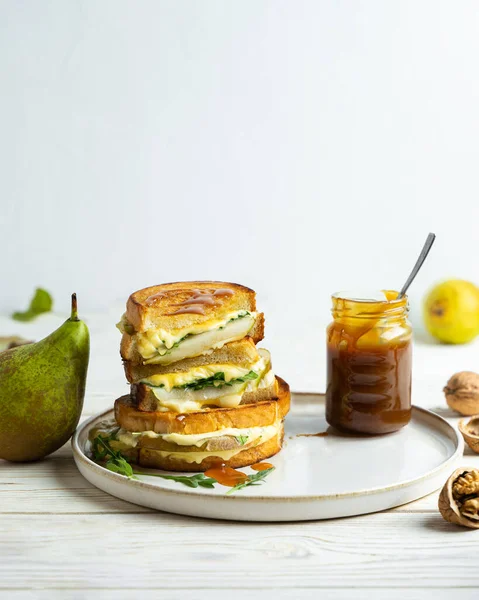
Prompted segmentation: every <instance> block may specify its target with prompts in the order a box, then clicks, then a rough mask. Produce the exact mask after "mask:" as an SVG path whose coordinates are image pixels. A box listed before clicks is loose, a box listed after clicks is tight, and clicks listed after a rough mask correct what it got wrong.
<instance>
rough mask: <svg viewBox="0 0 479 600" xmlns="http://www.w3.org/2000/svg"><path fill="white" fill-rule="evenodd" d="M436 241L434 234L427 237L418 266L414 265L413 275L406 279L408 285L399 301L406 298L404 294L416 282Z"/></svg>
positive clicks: (400, 294) (417, 262) (403, 288)
mask: <svg viewBox="0 0 479 600" xmlns="http://www.w3.org/2000/svg"><path fill="white" fill-rule="evenodd" d="M435 239H436V235H435V234H434V233H430V234H429V235H428V236H427V238H426V241H425V242H424V246H423V248H422V250H421V254H420V255H419V258H418V259H417V261H416V264H415V265H414V267H413V269H412V271H411V273H410V274H409V277H408V278H407V279H406V283H405V284H404V285H403V286H402V289H401V291H400V292H399V295H398V299H399V298H402V297H403V296H404V294H405V293H406V292H407V290H408V288H409V286H410V285H411V283H412V282H413V281H414V278H415V277H416V275H417V274H418V272H419V269H420V268H421V267H422V264H423V262H424V261H425V260H426V257H427V255H428V254H429V250H430V249H431V247H432V245H433V244H434V240H435Z"/></svg>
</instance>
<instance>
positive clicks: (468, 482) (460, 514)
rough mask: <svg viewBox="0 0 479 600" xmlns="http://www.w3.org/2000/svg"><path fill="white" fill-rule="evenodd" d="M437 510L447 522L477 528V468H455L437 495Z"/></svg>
mask: <svg viewBox="0 0 479 600" xmlns="http://www.w3.org/2000/svg"><path fill="white" fill-rule="evenodd" d="M439 511H440V513H441V515H442V516H443V518H444V519H445V520H446V521H449V523H455V524H456V525H462V526H463V527H470V528H472V529H479V469H473V468H472V467H462V468H461V469H456V470H455V471H454V473H453V474H452V475H451V476H450V477H449V479H448V480H447V481H446V483H445V484H444V487H443V488H442V490H441V493H440V495H439Z"/></svg>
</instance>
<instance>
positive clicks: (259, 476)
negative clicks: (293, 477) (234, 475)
mask: <svg viewBox="0 0 479 600" xmlns="http://www.w3.org/2000/svg"><path fill="white" fill-rule="evenodd" d="M275 468H276V467H271V468H270V469H265V470H264V471H258V472H257V473H253V475H248V479H246V481H242V482H241V483H237V484H236V485H235V486H234V487H232V488H231V489H230V490H228V491H227V492H226V494H234V492H237V491H238V490H242V489H243V488H245V487H248V486H250V485H260V484H261V483H263V482H264V480H265V478H266V477H267V476H268V475H269V474H270V473H272V472H273V471H274V470H275Z"/></svg>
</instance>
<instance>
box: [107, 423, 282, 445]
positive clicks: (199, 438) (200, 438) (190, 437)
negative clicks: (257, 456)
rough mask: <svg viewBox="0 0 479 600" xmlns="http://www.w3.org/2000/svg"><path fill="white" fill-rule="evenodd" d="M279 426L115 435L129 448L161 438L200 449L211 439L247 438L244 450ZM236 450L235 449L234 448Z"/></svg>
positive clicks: (121, 431) (269, 435)
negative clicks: (146, 440)
mask: <svg viewBox="0 0 479 600" xmlns="http://www.w3.org/2000/svg"><path fill="white" fill-rule="evenodd" d="M280 425H281V421H278V422H277V423H275V424H274V425H267V426H265V427H249V428H247V429H236V428H232V427H228V428H225V429H218V430H217V431H211V432H210V433H194V434H193V433H189V434H184V433H155V432H154V431H142V432H139V433H135V432H131V431H126V430H125V429H120V431H119V432H118V433H117V434H116V438H117V440H118V441H119V442H121V443H122V444H124V445H125V446H128V447H129V448H135V447H136V446H137V444H138V440H139V439H140V438H150V439H158V438H161V439H162V440H163V441H165V442H168V443H170V444H176V445H177V446H197V447H198V448H199V447H201V446H202V445H203V444H204V443H205V442H206V441H208V440H210V439H211V438H218V437H224V436H233V437H243V438H247V439H246V440H245V441H244V443H243V444H242V446H243V448H241V447H240V450H241V449H244V447H245V446H248V447H249V446H251V445H252V444H253V443H254V442H257V441H258V440H261V442H266V441H267V440H269V439H271V438H272V437H273V436H274V435H276V434H277V433H278V429H279V427H280ZM235 450H236V448H235Z"/></svg>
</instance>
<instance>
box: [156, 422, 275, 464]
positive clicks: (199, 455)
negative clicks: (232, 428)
mask: <svg viewBox="0 0 479 600" xmlns="http://www.w3.org/2000/svg"><path fill="white" fill-rule="evenodd" d="M270 427H271V428H274V429H275V431H274V432H273V433H272V434H271V435H269V434H268V435H269V437H267V436H266V434H265V435H264V436H262V437H261V438H258V441H257V444H254V445H256V446H257V445H259V444H263V443H265V442H267V441H268V440H270V439H271V438H272V437H274V436H275V435H276V436H278V437H279V435H280V432H281V430H282V424H281V421H279V422H278V423H277V424H275V425H271V426H270ZM265 429H266V428H265ZM243 450H245V447H244V446H240V447H239V448H234V449H232V450H214V451H211V452H169V451H166V450H148V452H149V453H151V454H155V453H158V454H159V456H161V457H162V458H166V457H169V458H175V459H177V460H184V461H185V462H187V463H196V464H200V463H201V462H202V461H203V460H204V459H205V458H211V457H215V458H222V459H223V460H230V458H233V456H236V454H239V453H240V452H242V451H243Z"/></svg>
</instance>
